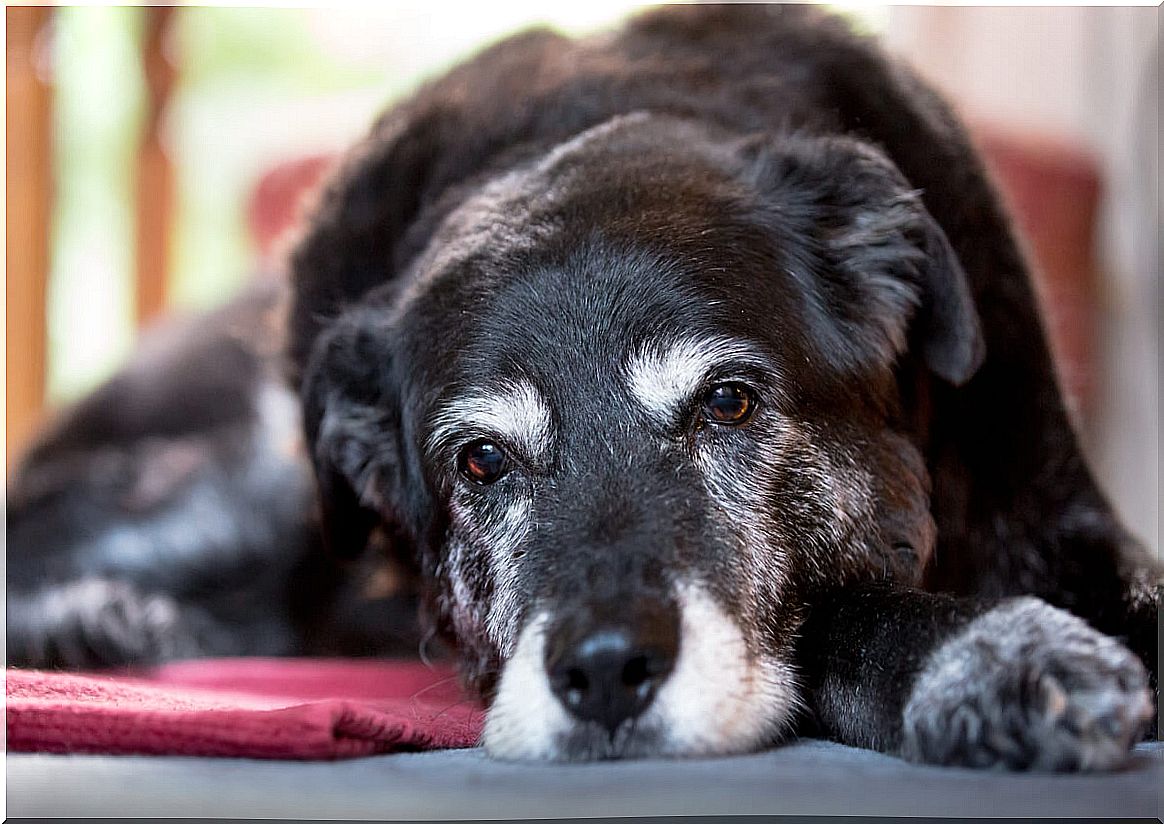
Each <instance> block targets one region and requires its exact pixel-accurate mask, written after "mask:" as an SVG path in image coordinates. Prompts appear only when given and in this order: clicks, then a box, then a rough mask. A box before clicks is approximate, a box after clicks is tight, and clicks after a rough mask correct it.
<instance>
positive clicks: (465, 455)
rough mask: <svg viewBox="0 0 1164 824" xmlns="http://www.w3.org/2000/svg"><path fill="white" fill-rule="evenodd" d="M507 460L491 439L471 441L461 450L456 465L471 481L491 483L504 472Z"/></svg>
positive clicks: (502, 451)
mask: <svg viewBox="0 0 1164 824" xmlns="http://www.w3.org/2000/svg"><path fill="white" fill-rule="evenodd" d="M508 463H509V460H508V459H507V458H506V456H505V452H504V450H502V448H501V447H500V446H498V445H497V444H495V443H493V441H486V440H480V441H473V442H472V443H471V444H469V445H468V446H466V447H465V448H464V449H462V450H461V456H460V459H459V460H458V461H457V466H458V468H459V469H460V470H461V474H462V475H463V476H465V477H466V478H468V479H469V480H470V481H472V482H473V483H477V484H491V483H493V482H494V481H496V480H497V479H498V478H500V477H501V476H502V475H504V474H505V469H506V466H507V465H508Z"/></svg>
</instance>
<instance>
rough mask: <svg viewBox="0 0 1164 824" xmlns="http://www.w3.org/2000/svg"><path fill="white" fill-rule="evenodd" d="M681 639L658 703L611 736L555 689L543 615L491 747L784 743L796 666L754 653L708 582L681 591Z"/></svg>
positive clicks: (587, 751) (511, 753) (654, 749)
mask: <svg viewBox="0 0 1164 824" xmlns="http://www.w3.org/2000/svg"><path fill="white" fill-rule="evenodd" d="M678 595H679V604H680V608H681V636H680V638H681V640H680V645H679V656H678V659H677V660H676V663H675V669H674V671H673V672H672V673H671V676H670V677H669V678H668V679H667V681H666V682H665V683H664V684H663V686H662V687H661V688H660V689H659V691H658V694H657V695H656V696H655V700H654V701H653V702H652V703H651V705H650V707H649V708H648V709H647V710H646V712H644V713H643V714H642V715H640V716H639V717H637V718H634V719H631V720H630V721H627V722H626V723H624V724H623V725H622V726H620V727H619V728H618V729H617V730H615V732H614V733H613V734H611V733H610V732H609V731H607V730H606V729H603V728H601V727H599V726H597V725H595V724H593V723H589V722H583V721H579V720H577V719H575V718H574V717H572V716H571V715H570V714H569V713H568V712H567V711H566V710H565V708H564V707H563V706H562V705H561V703H560V702H559V701H558V700H557V698H555V697H554V694H553V692H552V691H551V690H550V685H549V681H548V679H547V677H546V671H545V666H544V663H543V661H544V647H545V628H546V625H547V624H548V622H549V618H550V616H549V615H548V614H547V613H540V614H538V615H536V616H535V617H534V618H532V619H531V620H530V621H529V622H528V623H527V624H526V626H525V628H524V629H523V630H522V632H521V634H520V636H519V638H518V642H517V645H516V647H515V649H514V653H513V655H512V656H511V657H510V659H509V660H508V661H507V662H506V665H505V668H504V670H503V671H502V676H501V682H500V685H499V687H498V691H497V697H496V699H495V701H494V703H493V706H492V707H491V708H490V711H489V715H488V717H487V718H486V722H485V732H484V745H485V749H486V751H487V752H488V753H489V755H491V756H492V757H494V758H500V759H506V760H543V761H593V760H597V759H607V758H643V757H652V756H665V757H694V756H706V755H728V754H732V753H742V752H752V751H754V750H757V749H760V748H762V747H764V746H769V745H771V744H774V743H776V742H777V741H778V740H779V739H780V737H781V736H782V734H783V733H784V731H785V730H786V729H787V728H788V727H789V726H790V723H791V721H792V717H793V714H794V711H795V709H796V708H797V706H798V705H799V697H798V690H797V686H796V682H795V679H794V674H793V670H792V667H791V666H790V665H789V664H788V663H787V662H785V661H783V660H781V659H779V658H777V657H774V656H763V655H755V654H752V653H750V652H749V650H748V647H747V644H746V642H745V640H744V636H743V633H742V632H741V630H740V628H739V626H738V625H737V624H736V623H735V622H734V621H733V620H732V619H731V617H730V616H728V615H727V613H726V612H724V610H723V609H722V608H720V607H719V605H718V604H716V603H715V601H714V600H713V599H712V598H711V596H710V595H709V594H708V593H707V592H706V590H704V589H703V588H701V587H698V586H687V587H685V588H683V589H682V590H681V591H680V592H679V593H678Z"/></svg>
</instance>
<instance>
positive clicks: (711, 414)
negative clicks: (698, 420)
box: [703, 383, 756, 426]
mask: <svg viewBox="0 0 1164 824" xmlns="http://www.w3.org/2000/svg"><path fill="white" fill-rule="evenodd" d="M755 406H756V400H755V398H754V397H753V396H752V393H751V391H750V390H749V389H748V388H747V387H746V386H742V385H741V384H738V383H721V384H718V385H716V386H713V387H711V389H709V390H707V394H706V395H704V396H703V417H704V418H706V419H707V420H709V421H711V422H712V423H718V424H724V425H726V426H737V425H739V424H741V423H743V422H744V421H746V420H747V419H748V418H750V417H751V416H752V410H753V409H754V408H755Z"/></svg>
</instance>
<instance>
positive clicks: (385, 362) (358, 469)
mask: <svg viewBox="0 0 1164 824" xmlns="http://www.w3.org/2000/svg"><path fill="white" fill-rule="evenodd" d="M362 314H363V313H359V314H351V315H348V316H345V317H343V318H341V319H340V320H339V321H337V322H336V323H335V324H334V325H333V326H332V327H331V328H329V329H328V330H327V331H325V332H324V333H323V334H321V335H320V336H319V338H318V340H317V341H316V346H315V351H314V352H313V353H312V357H311V358H310V360H309V362H308V366H307V368H306V370H305V373H304V379H303V382H302V385H301V387H300V395H301V398H302V401H303V410H304V414H303V426H304V434H305V437H306V443H307V446H308V449H309V450H310V452H311V459H312V464H313V466H314V469H315V477H316V481H317V485H318V490H319V507H320V520H321V524H320V526H321V532H322V537H323V542H324V545H325V547H326V549H327V550H328V551H330V552H331V553H333V554H335V555H337V556H340V557H347V558H352V557H355V556H357V555H359V554H360V553H361V552H362V551H363V550H364V548H365V547H366V546H367V543H368V538H369V535H370V533H371V532H372V530H373V529H374V528H375V527H376V526H377V525H379V524H380V523H382V522H384V521H385V520H386V519H388V518H390V517H391V510H392V502H391V500H390V492H391V490H392V489H393V485H394V484H398V483H399V470H400V455H399V448H398V439H397V433H398V431H399V408H398V404H397V401H396V398H395V397H394V393H393V392H391V390H390V389H389V387H390V385H391V384H390V381H391V377H390V374H389V373H390V370H389V368H388V367H389V365H390V360H389V358H388V357H387V354H386V352H385V350H386V348H387V347H386V346H385V342H384V340H383V339H382V338H379V337H378V336H377V335H375V334H374V333H373V332H372V331H371V330H369V329H368V328H367V327H366V326H363V325H362V324H361V322H360V318H361V315H362Z"/></svg>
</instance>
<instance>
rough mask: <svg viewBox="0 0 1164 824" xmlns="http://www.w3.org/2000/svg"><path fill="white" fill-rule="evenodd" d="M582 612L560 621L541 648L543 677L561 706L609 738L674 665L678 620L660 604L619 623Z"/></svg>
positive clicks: (640, 707) (637, 711)
mask: <svg viewBox="0 0 1164 824" xmlns="http://www.w3.org/2000/svg"><path fill="white" fill-rule="evenodd" d="M604 612H605V611H604V610H600V609H590V610H583V611H582V612H581V614H573V615H570V616H568V617H567V618H566V619H565V620H563V621H560V622H559V623H558V624H557V626H556V627H554V628H553V629H552V630H551V631H550V634H549V637H548V639H547V645H546V673H547V675H548V676H549V679H550V687H551V689H553V691H554V694H555V695H556V696H557V697H558V700H559V701H561V702H562V705H563V706H564V707H565V708H566V709H567V710H569V711H570V713H572V714H573V715H574V716H575V717H576V718H579V719H581V720H583V721H593V722H595V723H597V724H600V725H601V726H603V727H605V728H606V729H607V730H608V731H609V732H610V733H611V735H613V734H614V732H615V731H616V730H617V729H618V728H619V726H621V725H622V723H623V722H624V721H626V720H627V719H628V718H634V717H636V716H638V715H640V714H641V713H642V712H643V711H644V710H646V708H647V707H648V706H650V704H651V701H652V700H654V697H655V693H656V692H657V691H658V689H659V687H660V686H661V685H662V683H663V682H664V681H665V680H666V679H667V676H668V675H670V673H671V670H672V669H673V667H674V666H675V657H676V655H677V653H678V649H679V622H678V617H677V615H675V614H674V611H673V610H669V609H666V608H664V607H662V606H653V607H651V608H639V609H636V610H634V612H633V614H631V615H628V616H626V617H624V618H623V619H622V620H613V619H612V618H611V617H610V615H609V613H607V614H606V615H604Z"/></svg>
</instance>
